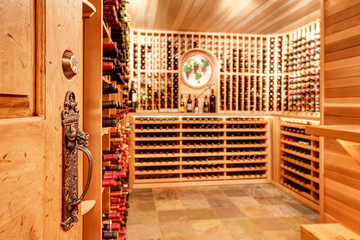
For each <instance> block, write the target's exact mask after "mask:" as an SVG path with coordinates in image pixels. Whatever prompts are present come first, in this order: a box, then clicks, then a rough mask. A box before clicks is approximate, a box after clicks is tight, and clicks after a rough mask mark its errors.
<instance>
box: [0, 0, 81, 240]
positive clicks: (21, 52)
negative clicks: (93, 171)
mask: <svg viewBox="0 0 360 240" xmlns="http://www.w3.org/2000/svg"><path fill="white" fill-rule="evenodd" d="M0 26H1V28H0V51H1V52H0V53H1V58H0V239H4V240H5V239H6V240H10V239H62V240H66V239H81V238H82V218H81V216H79V217H80V218H79V219H80V220H79V222H78V223H76V224H75V225H74V226H73V228H71V229H70V230H69V231H64V230H63V229H62V228H61V226H60V223H61V200H62V196H61V183H62V144H61V141H62V125H61V111H62V110H63V109H64V99H65V94H66V92H67V91H69V90H72V91H73V92H75V95H76V97H77V101H78V108H79V109H80V117H81V118H82V113H83V109H82V108H83V107H82V106H83V103H82V85H83V83H82V82H83V81H82V73H81V72H80V73H79V74H77V75H76V76H75V77H74V78H73V79H71V80H68V79H67V78H66V77H65V76H64V74H63V70H62V61H61V59H62V54H63V52H64V51H65V50H71V51H72V52H73V53H74V54H75V55H76V56H77V58H78V60H79V64H80V69H81V65H82V1H81V0H71V1H64V0H21V1H0ZM81 122H82V119H80V129H82V124H81ZM81 155H82V154H79V158H80V161H79V178H78V179H82V156H81ZM81 192H82V183H81V182H80V183H79V194H81Z"/></svg>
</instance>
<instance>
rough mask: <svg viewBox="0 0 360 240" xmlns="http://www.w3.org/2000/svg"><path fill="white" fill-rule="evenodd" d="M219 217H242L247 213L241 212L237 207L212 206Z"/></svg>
mask: <svg viewBox="0 0 360 240" xmlns="http://www.w3.org/2000/svg"><path fill="white" fill-rule="evenodd" d="M212 209H213V210H214V212H215V214H216V215H217V217H218V218H220V219H223V218H242V217H246V215H245V214H244V213H243V212H241V211H240V210H239V209H238V208H237V207H235V206H233V207H214V208H212Z"/></svg>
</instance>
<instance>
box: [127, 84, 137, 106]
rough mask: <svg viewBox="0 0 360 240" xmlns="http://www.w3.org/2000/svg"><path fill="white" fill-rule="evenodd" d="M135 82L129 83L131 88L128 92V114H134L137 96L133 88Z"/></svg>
mask: <svg viewBox="0 0 360 240" xmlns="http://www.w3.org/2000/svg"><path fill="white" fill-rule="evenodd" d="M134 84H135V81H132V82H131V88H130V91H129V104H130V111H129V112H136V106H137V94H136V90H135V87H134Z"/></svg>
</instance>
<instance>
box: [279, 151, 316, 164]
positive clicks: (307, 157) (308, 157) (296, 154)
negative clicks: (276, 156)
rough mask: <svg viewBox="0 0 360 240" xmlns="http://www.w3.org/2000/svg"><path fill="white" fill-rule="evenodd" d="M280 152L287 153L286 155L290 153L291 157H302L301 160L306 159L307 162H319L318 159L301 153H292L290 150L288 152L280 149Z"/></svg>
mask: <svg viewBox="0 0 360 240" xmlns="http://www.w3.org/2000/svg"><path fill="white" fill-rule="evenodd" d="M281 151H283V152H287V153H290V154H292V155H295V156H299V157H302V158H305V159H308V160H311V161H315V162H319V159H318V158H315V157H313V156H311V155H308V154H302V153H299V152H296V151H292V150H289V149H285V148H281Z"/></svg>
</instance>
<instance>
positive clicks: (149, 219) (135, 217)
mask: <svg viewBox="0 0 360 240" xmlns="http://www.w3.org/2000/svg"><path fill="white" fill-rule="evenodd" d="M127 224H128V225H131V224H158V216H157V212H155V211H146V212H139V211H135V212H134V211H131V212H130V213H129V217H128V220H127Z"/></svg>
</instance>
